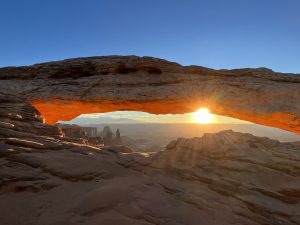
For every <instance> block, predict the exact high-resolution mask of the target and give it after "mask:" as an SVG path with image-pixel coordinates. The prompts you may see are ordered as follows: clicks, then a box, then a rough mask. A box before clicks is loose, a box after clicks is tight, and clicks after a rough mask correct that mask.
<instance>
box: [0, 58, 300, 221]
mask: <svg viewBox="0 0 300 225" xmlns="http://www.w3.org/2000/svg"><path fill="white" fill-rule="evenodd" d="M120 64H121V65H122V66H123V65H124V66H125V68H130V69H126V73H124V72H123V69H122V70H121V72H120V70H119V68H120ZM154 65H155V67H154ZM129 66H130V67H129ZM173 67H175V68H176V69H177V70H179V71H178V72H176V70H175V69H173ZM74 68H76V69H74ZM90 68H93V70H92V71H89V70H90ZM103 68H105V69H106V70H107V72H105V74H103ZM140 68H142V70H141V71H140V70H139V69H140ZM148 68H151V71H154V72H151V73H149V70H150V69H148ZM116 69H117V70H116ZM166 69H168V70H170V71H172V75H170V73H169V72H167V71H166ZM188 69H189V70H188V71H190V68H189V67H188ZM183 70H185V68H184V67H181V66H180V65H179V64H174V63H169V62H167V61H162V60H159V59H154V58H142V57H132V56H130V57H117V58H116V57H99V58H86V59H74V60H66V61H61V62H54V63H45V64H37V65H33V66H30V67H10V68H1V69H0V79H1V82H0V86H1V106H0V114H1V123H0V125H1V129H0V135H1V158H0V160H1V194H0V199H1V200H0V209H1V212H2V213H1V215H0V220H1V223H2V224H10V225H14V224H16V225H17V224H49V225H50V224H51V225H54V224H122V225H123V224H174V225H175V224H198V223H204V224H299V222H300V214H299V212H300V196H299V194H300V192H299V187H300V183H299V182H300V179H299V178H300V164H299V160H300V151H299V150H300V142H299V141H294V142H280V141H278V140H273V139H270V138H267V137H257V136H254V135H252V134H247V133H241V132H236V131H232V130H225V131H219V132H217V133H205V134H203V135H202V137H201V136H200V137H187V138H177V139H174V140H172V141H170V142H169V143H168V144H166V145H165V146H164V145H163V144H162V145H161V146H159V148H162V149H157V151H154V152H151V151H146V150H144V151H143V152H139V151H138V150H135V149H133V148H131V147H128V146H126V145H124V144H123V143H118V140H117V137H118V136H119V138H122V133H121V132H122V128H121V129H120V130H121V132H120V131H118V132H119V134H117V133H118V132H117V133H116V134H113V132H112V131H111V128H110V127H107V126H106V127H105V128H103V131H102V134H104V135H105V136H103V135H102V137H101V138H104V139H103V140H102V139H101V141H99V142H95V140H94V139H91V140H90V139H87V140H85V141H84V137H85V136H83V138H81V136H80V135H87V133H88V132H89V133H90V136H93V135H96V136H97V134H98V132H97V128H96V131H95V129H93V128H89V129H88V128H85V129H83V128H81V127H79V126H78V125H76V126H77V127H76V126H75V125H74V126H75V127H73V128H72V129H71V128H70V127H72V126H73V125H60V126H58V125H56V124H54V125H50V124H48V123H47V121H50V122H51V123H52V122H54V121H58V120H60V119H61V118H65V117H70V116H71V115H72V116H73V117H75V116H76V115H77V114H78V112H77V111H76V110H79V111H80V113H81V111H85V112H87V111H91V112H93V111H94V110H97V111H99V110H102V111H111V110H117V109H135V110H136V109H138V110H139V109H143V110H146V111H151V112H153V110H154V111H156V112H162V113H163V112H167V111H168V110H169V109H170V107H168V108H166V107H165V106H166V105H171V104H173V105H174V104H175V105H176V106H179V103H183V102H184V100H183V99H182V100H180V99H181V98H180V97H179V95H178V91H176V90H179V89H182V88H183V87H184V85H190V82H192V84H196V85H198V82H199V84H201V85H203V87H205V88H204V89H200V88H199V89H198V92H196V93H206V92H205V91H206V90H211V89H212V90H216V89H215V88H213V87H214V86H215V85H219V83H220V82H221V83H222V86H225V85H226V86H227V88H224V89H218V90H219V91H220V92H222V96H223V97H224V98H226V99H228V102H231V100H230V99H233V100H235V101H236V102H239V101H241V102H239V104H238V105H239V107H241V105H243V101H244V100H245V99H244V98H243V96H239V98H237V95H236V94H235V93H236V92H232V91H231V90H232V88H233V89H235V88H236V87H237V86H236V85H232V84H237V83H238V84H239V85H238V88H241V87H243V88H242V90H243V91H244V92H245V93H247V95H246V94H245V95H246V97H247V99H249V101H251V98H249V96H251V94H252V93H253V94H254V93H257V91H258V90H262V89H260V85H261V86H263V87H264V89H263V90H264V91H265V90H266V89H267V88H268V85H269V86H270V88H271V87H274V86H275V85H278V87H280V89H279V88H278V93H280V94H281V100H280V101H279V100H278V93H277V92H274V91H273V92H272V95H271V94H270V95H268V96H262V98H261V100H260V101H258V103H257V104H255V105H253V104H251V105H250V104H247V105H248V106H247V107H245V108H243V110H245V111H246V110H248V112H246V113H245V114H246V116H244V115H242V114H239V118H241V117H242V118H249V121H259V122H260V123H261V124H269V125H272V126H274V127H279V128H284V129H286V130H289V131H293V132H295V133H299V124H300V123H299V120H300V115H299V113H298V112H299V107H300V105H299V104H298V99H299V98H297V97H296V96H298V97H300V92H299V82H300V78H299V75H292V74H289V75H283V74H279V73H274V72H272V71H270V70H265V69H264V70H260V69H259V70H251V69H247V70H237V71H238V72H236V70H233V71H225V72H223V71H214V70H209V69H203V68H202V67H193V70H191V71H192V72H191V73H192V74H191V76H188V75H187V74H186V72H185V73H182V72H181V71H183ZM87 71H89V73H88V74H89V76H86V74H87ZM144 71H146V72H144ZM147 71H148V72H147ZM158 71H160V72H158ZM203 71H209V72H203ZM206 73H207V74H206ZM223 73H224V74H223ZM70 74H72V76H70ZM258 75H259V76H258ZM141 76H143V78H144V79H143V80H139V77H141ZM118 77H122V79H120V80H119V79H118ZM124 77H126V79H124ZM146 77H148V79H145V78H146ZM181 77H182V79H181ZM186 77H188V78H186ZM211 77H213V79H211ZM171 78H172V79H175V80H176V82H173V81H172V80H169V79H171ZM82 79H83V81H81V80H82ZM165 79H167V80H168V83H166V81H164V80H165ZM124 81H125V82H127V83H124ZM106 82H109V83H110V84H109V85H108V84H107V85H105V87H106V88H108V89H109V88H112V86H116V85H117V86H118V87H119V89H118V90H117V89H114V90H115V91H114V92H113V94H114V95H113V96H115V98H116V99H118V100H116V102H118V104H114V103H113V102H114V100H113V99H111V97H112V95H111V94H109V93H110V91H108V90H105V89H104V87H103V83H106ZM118 82H119V83H118ZM128 82H129V83H128ZM159 82H160V83H159ZM251 82H252V83H255V84H256V85H255V88H254V87H253V85H251ZM83 84H84V85H87V84H88V85H89V86H88V87H86V88H78V86H79V85H83ZM152 84H155V85H152ZM157 85H160V92H154V91H153V90H154V89H153V90H152V88H153V87H155V88H156V87H157ZM137 88H138V89H139V92H136V89H137ZM253 88H254V91H255V92H251V91H252V90H253ZM111 90H113V89H111ZM116 90H117V91H116ZM121 90H124V93H125V92H126V93H127V94H126V95H124V94H123V93H122V91H121ZM78 92H79V93H78ZM174 92H176V93H177V94H176V95H173V94H172V93H174ZM215 92H216V91H214V93H215ZM68 93H69V94H68ZM140 93H144V94H143V95H141V94H140ZM282 93H284V95H283V94H282ZM118 95H119V96H123V97H118ZM291 95H293V96H294V99H295V100H294V101H282V99H284V98H286V99H288V98H289V96H291ZM273 96H274V101H272V99H273ZM194 97H196V96H194ZM104 98H106V100H102V101H103V102H104V103H103V104H102V103H100V99H104ZM98 99H99V100H98ZM151 99H155V100H151ZM187 100H188V99H186V100H185V101H187ZM66 102H68V104H67V105H66ZM223 102H225V101H223ZM260 102H261V103H260ZM92 104H94V105H93V107H91V106H92ZM211 104H212V105H213V102H212V103H211ZM244 104H245V103H244ZM266 104H268V107H265V106H266ZM83 105H84V106H85V107H82V106H83ZM218 106H219V107H217V108H215V109H214V108H212V109H214V110H216V111H217V112H218V113H221V112H222V113H223V114H225V115H227V114H230V115H234V113H235V112H236V111H237V108H235V107H234V106H233V105H232V104H230V105H226V103H224V104H218ZM68 107H69V108H70V110H65V111H63V110H62V109H63V108H68ZM282 107H284V108H285V114H284V113H283V112H281V111H279V110H278V109H280V108H282ZM254 108H255V109H256V110H255V111H254V110H252V109H254ZM37 109H38V110H39V111H38V110H37ZM71 109H72V110H71ZM185 110H188V108H186V107H184V106H183V107H176V108H175V109H173V111H172V110H170V111H171V112H170V113H174V112H175V111H176V112H177V111H185ZM232 111H233V113H232ZM250 115H251V116H250ZM270 115H271V116H270ZM274 115H282V116H280V117H279V116H274ZM283 115H288V116H283ZM127 126H128V125H127ZM157 126H159V125H157ZM161 126H162V125H161ZM169 126H170V125H169ZM173 126H174V125H173ZM248 126H250V125H248ZM154 128H155V127H154ZM156 128H158V127H156ZM223 128H224V126H223ZM190 129H191V128H190ZM207 129H208V128H207ZM76 130H77V131H76ZM83 130H85V133H84V132H83ZM99 130H101V129H100V128H99ZM113 130H115V129H113ZM127 130H128V129H127ZM135 130H136V132H140V131H139V130H138V129H135ZM145 130H146V129H145ZM169 130H177V129H174V128H169ZM187 130H188V129H187ZM82 132H83V133H82ZM154 132H155V129H153V130H152V131H151V132H150V133H154ZM120 133H121V134H120ZM125 134H126V132H125ZM74 135H75V136H74ZM78 135H79V136H78ZM107 135H108V136H107ZM157 135H158V136H160V135H161V133H159V132H158V134H157ZM173 135H174V133H173V134H171V135H170V136H169V138H172V136H173ZM190 135H191V134H188V136H190ZM192 135H193V134H192ZM76 137H78V138H76ZM107 137H108V138H110V139H109V141H107V139H105V138H107ZM295 137H298V136H295ZM164 138H165V137H164ZM154 139H155V137H154ZM88 141H90V142H88ZM124 141H125V140H124ZM16 215H18V216H16Z"/></svg>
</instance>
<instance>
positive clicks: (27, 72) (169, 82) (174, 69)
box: [0, 56, 300, 134]
mask: <svg viewBox="0 0 300 225" xmlns="http://www.w3.org/2000/svg"><path fill="white" fill-rule="evenodd" d="M0 81H1V83H0V89H1V93H2V94H9V95H11V96H15V97H17V98H19V99H21V100H24V101H26V102H29V103H31V104H32V105H33V106H34V107H35V108H36V109H37V110H38V111H39V112H40V113H41V114H42V116H43V118H44V119H45V122H46V123H49V124H54V123H55V122H57V121H58V120H71V119H73V118H75V117H77V116H79V115H80V114H83V113H100V112H110V111H119V110H129V111H130V110H135V111H144V112H149V113H154V114H167V113H170V114H179V113H187V112H193V111H195V110H196V109H197V108H199V107H203V106H205V107H208V108H209V109H210V111H211V112H212V113H215V114H218V115H224V116H229V117H233V118H237V119H241V120H246V121H250V122H254V123H257V124H262V125H267V126H272V127H277V128H281V129H284V130H288V131H291V132H294V133H298V134H299V133H300V76H299V75H297V74H284V73H276V72H273V71H272V70H270V69H267V68H257V69H249V68H248V69H234V70H213V69H209V68H205V67H201V66H181V65H179V64H177V63H173V62H168V61H166V60H161V59H157V58H151V57H137V56H123V57H122V56H107V57H89V58H76V59H68V60H63V61H57V62H49V63H42V64H36V65H33V66H24V67H6V68H0Z"/></svg>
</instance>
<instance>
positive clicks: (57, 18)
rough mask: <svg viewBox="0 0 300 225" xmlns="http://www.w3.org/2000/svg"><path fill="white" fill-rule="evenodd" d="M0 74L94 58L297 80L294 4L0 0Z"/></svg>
mask: <svg viewBox="0 0 300 225" xmlns="http://www.w3.org/2000/svg"><path fill="white" fill-rule="evenodd" d="M0 28H1V33H0V67H1V66H13V65H29V64H34V63H38V62H45V61H51V60H60V59H65V58H73V57H82V56H95V55H139V56H154V57H159V58H164V59H168V60H171V61H176V62H178V63H180V64H183V65H191V64H197V65H202V66H206V67H211V68H216V69H219V68H241V67H262V66H264V67H269V68H271V69H273V70H275V71H281V72H293V73H300V61H299V59H300V1H299V0H284V1H283V0H223V1H222V0H126V1H125V0H106V1H104V0H51V1H46V0H44V1H40V0H26V1H25V0H1V1H0Z"/></svg>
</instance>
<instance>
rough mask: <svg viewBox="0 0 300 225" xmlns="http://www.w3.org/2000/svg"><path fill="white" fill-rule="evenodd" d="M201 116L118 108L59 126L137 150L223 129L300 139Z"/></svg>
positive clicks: (69, 133)
mask: <svg viewBox="0 0 300 225" xmlns="http://www.w3.org/2000/svg"><path fill="white" fill-rule="evenodd" d="M198 116H203V117H205V116H206V115H205V114H203V115H198V112H194V113H185V114H175V115H174V114H164V115H155V114H150V113H144V112H138V111H130V112H129V111H115V112H110V113H94V114H82V115H80V116H78V117H77V118H75V119H73V120H71V121H59V126H60V127H61V128H62V129H64V131H63V132H65V133H66V134H67V135H66V136H69V137H77V138H80V137H82V138H86V139H87V140H90V142H91V144H92V145H93V144H95V140H98V139H97V138H95V137H96V136H98V137H100V139H99V140H100V142H101V143H100V144H103V146H106V145H108V146H109V145H124V146H129V147H130V148H131V149H132V151H138V152H149V151H150V152H156V151H159V150H162V149H164V148H165V146H166V145H167V144H169V143H170V142H171V141H173V140H174V139H177V138H193V137H201V136H202V135H203V134H205V133H217V132H220V131H224V130H233V131H235V132H242V133H250V134H252V135H255V136H261V137H268V138H271V139H276V140H279V141H282V142H289V141H300V136H298V135H296V134H293V133H291V132H287V131H283V130H280V129H276V128H271V127H266V126H261V125H257V124H254V123H249V122H246V121H241V120H237V119H232V118H229V117H223V116H218V115H214V114H212V115H211V120H209V121H206V122H205V123H202V121H200V122H199V120H198ZM86 132H90V133H91V135H87V134H86ZM108 133H109V134H108ZM87 136H89V137H90V138H89V137H87Z"/></svg>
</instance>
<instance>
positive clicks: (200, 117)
mask: <svg viewBox="0 0 300 225" xmlns="http://www.w3.org/2000/svg"><path fill="white" fill-rule="evenodd" d="M194 117H195V122H196V123H202V124H206V123H211V122H212V121H213V118H212V114H211V113H210V112H209V110H208V109H207V108H201V109H198V110H197V111H196V112H194Z"/></svg>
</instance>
